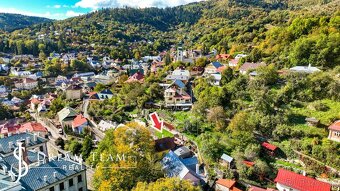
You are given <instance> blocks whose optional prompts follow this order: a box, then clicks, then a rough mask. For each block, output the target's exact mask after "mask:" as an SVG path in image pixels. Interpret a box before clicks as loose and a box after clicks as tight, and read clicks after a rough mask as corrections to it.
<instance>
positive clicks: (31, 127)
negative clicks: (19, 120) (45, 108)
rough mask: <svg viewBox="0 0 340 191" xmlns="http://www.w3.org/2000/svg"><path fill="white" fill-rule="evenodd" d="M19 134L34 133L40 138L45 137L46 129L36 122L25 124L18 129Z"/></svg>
mask: <svg viewBox="0 0 340 191" xmlns="http://www.w3.org/2000/svg"><path fill="white" fill-rule="evenodd" d="M19 132H21V133H24V132H30V133H36V134H38V135H40V136H42V137H45V136H47V133H48V131H47V129H46V127H44V126H43V125H42V124H41V123H38V122H27V123H24V124H22V125H21V127H20V128H19Z"/></svg>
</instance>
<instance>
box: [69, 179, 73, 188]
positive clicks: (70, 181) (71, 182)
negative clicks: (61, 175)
mask: <svg viewBox="0 0 340 191" xmlns="http://www.w3.org/2000/svg"><path fill="white" fill-rule="evenodd" d="M68 186H69V187H71V186H73V178H71V179H70V180H69V181H68Z"/></svg>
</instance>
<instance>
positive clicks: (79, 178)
mask: <svg viewBox="0 0 340 191" xmlns="http://www.w3.org/2000/svg"><path fill="white" fill-rule="evenodd" d="M82 181H83V179H82V176H81V174H79V175H78V182H82Z"/></svg>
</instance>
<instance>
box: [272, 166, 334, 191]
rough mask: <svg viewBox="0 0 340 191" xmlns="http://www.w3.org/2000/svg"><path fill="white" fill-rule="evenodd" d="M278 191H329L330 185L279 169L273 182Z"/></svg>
mask: <svg viewBox="0 0 340 191" xmlns="http://www.w3.org/2000/svg"><path fill="white" fill-rule="evenodd" d="M274 181H275V182H276V188H277V189H278V190H279V191H288V190H289V191H330V190H331V185H330V184H328V183H325V182H321V181H319V180H316V179H314V178H311V177H307V176H303V175H301V174H297V173H295V172H291V171H289V170H285V169H279V172H278V173H277V176H276V178H275V180H274Z"/></svg>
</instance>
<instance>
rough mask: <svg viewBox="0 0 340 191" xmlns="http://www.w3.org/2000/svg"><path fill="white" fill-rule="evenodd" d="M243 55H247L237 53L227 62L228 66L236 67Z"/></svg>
mask: <svg viewBox="0 0 340 191" xmlns="http://www.w3.org/2000/svg"><path fill="white" fill-rule="evenodd" d="M245 57H247V55H246V54H238V55H236V56H235V58H234V59H231V60H229V63H228V65H229V67H231V68H235V67H237V66H238V63H239V61H240V59H241V58H245Z"/></svg>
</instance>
